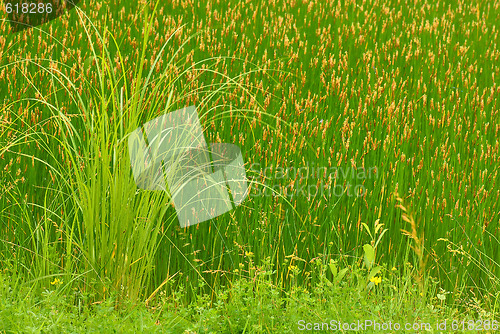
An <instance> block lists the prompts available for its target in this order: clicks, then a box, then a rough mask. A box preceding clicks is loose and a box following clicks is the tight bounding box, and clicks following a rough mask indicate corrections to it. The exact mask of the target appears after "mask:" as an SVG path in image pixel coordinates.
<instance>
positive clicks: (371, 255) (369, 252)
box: [363, 244, 375, 269]
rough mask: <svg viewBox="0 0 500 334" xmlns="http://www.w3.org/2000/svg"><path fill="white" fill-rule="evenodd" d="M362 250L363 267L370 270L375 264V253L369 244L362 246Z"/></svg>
mask: <svg viewBox="0 0 500 334" xmlns="http://www.w3.org/2000/svg"><path fill="white" fill-rule="evenodd" d="M363 250H364V251H365V265H366V267H367V268H368V269H370V268H371V267H372V266H373V263H374V262H375V251H374V250H373V247H372V246H371V245H369V244H366V245H364V246H363Z"/></svg>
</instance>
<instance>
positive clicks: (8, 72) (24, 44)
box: [0, 0, 500, 332]
mask: <svg viewBox="0 0 500 334" xmlns="http://www.w3.org/2000/svg"><path fill="white" fill-rule="evenodd" d="M499 7H500V3H499V2H498V1H478V2H467V1H460V0H458V1H457V0H455V1H438V2H436V3H429V2H426V1H415V2H414V3H413V4H411V5H409V4H407V3H406V2H402V1H396V0H384V1H382V0H368V1H364V2H359V1H345V2H342V1H294V0H291V1H246V2H242V1H222V2H221V1H208V2H194V1H187V0H186V1H184V0H179V1H169V2H166V3H164V2H162V1H159V2H157V3H147V2H146V1H138V2H132V1H131V2H128V1H127V2H123V1H122V2H119V1H114V0H112V1H109V2H106V3H105V2H99V1H96V2H90V1H81V2H80V3H79V6H78V7H77V8H74V9H73V10H71V11H68V12H67V13H66V14H65V15H64V16H62V17H60V18H58V19H57V20H54V21H51V22H49V23H46V24H44V25H42V26H40V27H36V28H33V29H28V30H24V31H21V32H18V33H12V34H9V23H8V21H7V20H5V21H2V22H1V24H0V31H1V32H2V35H1V36H0V46H1V49H0V103H1V104H0V108H1V109H0V180H1V181H0V269H1V270H2V272H3V275H4V278H3V281H2V284H3V285H2V286H0V289H3V290H2V291H3V293H4V295H3V296H6V295H7V294H8V295H9V296H10V297H9V298H7V297H5V299H2V302H3V303H4V304H3V306H2V310H3V311H2V310H0V312H7V313H4V314H2V313H0V321H2V323H0V330H2V329H3V328H2V325H3V324H7V325H5V330H6V331H16V325H15V324H14V322H9V321H7V320H6V319H8V318H12V315H16V318H17V319H21V318H19V314H22V313H23V312H28V311H29V312H34V314H38V315H39V317H40V319H43V320H33V328H36V327H37V326H38V327H39V328H42V327H43V326H46V325H47V323H48V322H52V323H54V324H55V325H54V326H59V327H58V328H63V327H64V326H66V325H68V323H61V322H58V321H59V320H57V321H56V320H54V317H58V316H57V314H56V315H54V314H53V313H51V312H52V311H51V310H50V308H51V307H55V308H57V309H58V310H59V305H64V306H61V308H60V312H61V314H66V317H63V318H64V319H69V318H68V317H71V315H72V316H75V317H77V314H79V315H78V317H81V315H82V314H87V313H86V312H94V313H92V314H93V315H92V317H95V319H99V318H100V317H102V316H104V315H103V314H101V316H99V314H100V313H99V312H108V311H107V310H108V308H107V307H112V308H113V309H117V310H120V309H122V311H123V309H125V310H130V305H136V304H137V303H138V304H137V305H142V306H138V309H139V310H140V311H137V312H138V313H134V314H135V315H134V316H131V319H133V321H136V320H137V319H143V318H142V317H145V318H144V319H147V320H144V321H145V322H148V323H149V324H148V325H144V326H150V324H151V322H150V320H151V319H154V321H156V320H159V319H160V318H162V317H163V316H165V319H166V315H168V314H171V313H169V312H174V313H175V312H186V313H185V314H183V315H182V317H183V319H184V318H186V319H188V320H187V324H184V325H180V326H181V327H182V328H183V329H187V330H190V328H194V327H193V326H194V325H193V324H198V325H200V324H201V323H202V322H203V321H205V320H206V321H207V324H206V328H209V329H210V330H213V331H216V332H217V331H221V329H218V328H217V326H219V325H220V326H222V327H223V328H225V329H227V330H228V331H229V332H238V331H245V330H246V331H263V332H268V331H271V332H272V331H286V330H297V326H296V323H297V321H298V320H297V319H300V316H303V317H304V319H309V320H308V321H310V322H315V321H317V320H321V321H322V320H325V319H330V317H333V316H336V315H341V316H343V317H346V318H350V319H351V320H352V319H357V318H359V319H363V317H366V316H367V314H370V315H372V316H373V315H374V314H376V317H378V319H385V320H393V321H396V320H397V319H399V320H401V321H402V319H403V318H404V319H407V320H408V321H415V320H416V319H422V318H424V317H428V318H432V319H438V320H439V319H444V318H445V317H448V318H450V319H451V318H454V319H460V320H463V319H465V318H464V317H466V316H467V317H469V318H472V317H473V318H474V319H484V320H486V319H488V320H494V319H495V317H496V319H497V320H498V311H499V307H500V298H499V297H500V292H499V284H500V266H499V259H500V244H499V240H498V237H499V230H500V225H499V222H500V201H499V196H500V186H499V182H500V174H499V172H500V169H499V167H500V152H499V146H500V144H499V139H498V137H499V130H500V121H499V119H500V115H499V109H500V95H499V93H500V86H498V80H499V75H500V73H499V72H500V67H499V64H500V63H499V57H500V51H499V50H497V47H498V45H500V39H499V37H498V29H497V27H496V25H497V24H498V18H499V15H500V8H499ZM193 104H194V105H196V106H197V108H198V113H199V116H200V120H201V123H202V126H203V129H204V133H205V136H206V137H207V141H208V142H224V143H233V144H236V145H238V146H239V147H240V148H241V151H242V153H243V156H244V157H243V158H244V161H245V163H246V166H247V176H248V177H249V179H250V183H249V184H250V194H249V196H248V198H247V199H246V200H245V201H244V202H243V203H242V205H241V206H239V207H238V208H237V209H236V210H234V211H231V212H229V213H227V214H224V215H222V216H220V217H217V218H215V219H213V220H210V221H209V222H204V223H201V224H198V225H195V226H191V227H188V228H180V227H179V223H178V220H177V217H176V213H175V209H174V208H173V207H172V205H171V204H170V197H169V194H168V193H167V192H162V191H148V190H141V189H138V188H137V187H136V185H135V183H134V179H133V176H132V172H131V168H130V159H129V153H128V147H127V138H128V134H130V133H131V132H132V131H134V130H135V129H136V128H137V127H138V126H140V125H141V124H143V123H144V122H147V121H148V120H150V119H153V118H155V117H156V116H159V115H162V114H164V113H167V112H170V111H174V110H176V109H179V108H182V107H185V106H189V105H193ZM250 286H253V288H252V292H250V291H249V288H250ZM257 287H259V288H257ZM245 289H246V290H245ZM318 289H319V290H318ZM5 291H9V293H7V292H5ZM315 291H316V292H315ZM318 291H320V292H318ZM408 291H411V294H408ZM11 292H15V294H14V295H13V296H12V295H11ZM247 295H248V298H249V299H248V301H245V298H246V297H245V296H247ZM38 298H40V300H38ZM322 300H323V302H322ZM345 300H348V301H352V303H351V305H352V308H344V306H342V305H341V304H342V303H341V302H340V301H345ZM375 302H376V303H375ZM51 305H52V306H51ZM96 305H101V306H96ZM102 305H106V306H102ZM161 305H162V306H161ZM279 306H282V308H283V310H285V311H284V313H283V315H282V316H283V318H280V319H278V318H272V317H279V316H281V312H275V311H272V310H271V308H272V309H274V308H276V307H279ZM40 307H41V309H40ZM158 307H160V308H165V310H167V311H166V313H165V314H166V315H165V314H163V315H162V313H161V312H160V313H158V312H159V311H158ZM266 307H268V308H269V309H266ZM96 308H97V309H98V311H96V310H95V309H96ZM146 309H148V310H149V311H147V312H146ZM308 309H312V310H311V311H306V310H308ZM401 309H402V310H403V311H402V315H397V314H399V313H397V312H396V310H398V311H399V310H401ZM63 310H64V311H63ZM99 310H100V311H99ZM103 310H104V311H103ZM135 310H136V309H135ZM176 310H177V311H176ZM179 310H181V311H179ZM365 310H367V311H366V312H368V313H364V312H365ZM252 311H255V312H257V313H259V314H261V318H258V315H257V313H250V314H251V318H247V317H246V314H247V312H252ZM64 312H67V313H64ZM95 312H97V314H98V315H96V314H95ZM116 312H119V311H116ZM144 312H146V313H144ZM148 312H151V313H148ZM155 312H156V313H155ZM56 313H57V312H56ZM5 314H8V315H7V316H5ZM130 314H132V313H130ZM115 316H116V315H115ZM89 317H91V316H89ZM313 318H314V319H313ZM47 319H52V320H47ZM117 319H118V318H117ZM162 319H163V318H162ZM221 319H225V320H221ZM246 319H251V320H246ZM37 321H38V322H37ZM47 321H48V322H47ZM65 321H66V320H65ZM67 321H70V320H67ZM75 321H76V320H75ZM79 321H80V320H79ZM79 321H76V322H74V326H76V327H75V328H74V329H73V330H75V331H78V330H84V329H83V327H78V326H79V325H78V324H79V323H80V322H79ZM123 321H126V320H123ZM131 321H132V320H131ZM159 321H160V322H161V323H162V324H163V325H165V328H169V326H168V324H170V323H168V322H167V323H165V321H163V320H159ZM284 321H290V322H293V324H294V325H293V326H292V325H291V324H289V325H288V327H287V326H285V325H283V326H285V327H277V326H281V324H283V322H284ZM212 322H214V323H212ZM434 322H435V321H434ZM99 323H101V320H96V324H99ZM215 323H218V324H219V325H214V324H215ZM81 324H83V322H82V323H81ZM101 324H102V323H101ZM221 324H222V325H221ZM232 324H234V327H231V326H232ZM170 325H172V326H173V325H174V324H173V323H171V324H170ZM198 325H197V326H198ZM200 326H201V325H200ZM252 326H254V327H252ZM259 326H261V327H259ZM153 327H154V326H153ZM195 327H196V326H195ZM222 327H221V328H222ZM155 328H156V327H155ZM196 328H197V329H193V330H197V331H200V332H202V331H203V326H201V327H196ZM17 330H20V329H19V327H18V329H17ZM59 330H61V329H59ZM207 330H208V329H207Z"/></svg>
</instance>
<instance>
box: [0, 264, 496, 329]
mask: <svg viewBox="0 0 500 334" xmlns="http://www.w3.org/2000/svg"><path fill="white" fill-rule="evenodd" d="M268 264H269V263H268ZM268 264H267V265H268ZM265 267H266V264H264V267H262V268H261V269H260V270H256V271H254V273H253V277H249V276H243V275H239V276H237V278H235V279H234V280H233V283H232V285H231V286H228V287H220V288H219V289H217V290H216V291H214V292H213V293H212V294H210V295H209V294H205V293H203V292H202V291H203V289H202V286H199V287H197V288H194V287H191V288H192V289H193V290H198V291H200V294H199V295H198V296H197V298H196V299H195V300H193V301H192V302H190V303H189V304H184V303H182V302H181V300H182V299H183V296H184V294H185V293H186V289H185V288H184V287H182V286H181V287H179V288H178V289H177V291H176V292H175V293H173V294H169V295H167V294H166V293H165V290H163V291H162V292H160V293H159V294H158V295H157V298H155V299H154V300H150V301H149V303H148V304H147V305H146V304H145V303H131V302H123V301H122V302H120V303H119V305H120V306H117V305H118V302H117V300H116V299H115V298H114V297H113V296H112V297H111V298H108V299H106V300H104V301H101V302H97V303H92V304H91V303H88V302H87V301H88V299H91V296H88V295H85V294H84V293H82V292H81V291H75V290H71V291H65V289H64V284H63V282H61V281H59V280H54V281H53V282H52V283H53V284H52V286H51V288H50V289H47V290H46V291H45V292H43V293H42V294H31V293H30V290H29V289H28V290H27V289H25V288H23V287H22V285H19V284H17V283H16V282H15V280H14V279H13V278H12V277H6V276H3V277H2V276H0V333H44V332H47V333H48V332H50V333H84V332H85V333H89V332H92V333H100V332H102V333H109V332H115V333H116V332H118V333H139V332H147V333H294V332H301V331H304V330H305V329H314V328H316V329H318V328H321V326H323V327H322V328H323V330H322V331H321V332H325V331H326V329H327V328H326V327H325V324H329V325H336V326H339V322H340V323H342V324H344V323H349V324H351V326H353V325H352V324H356V325H357V323H358V321H360V322H361V323H363V322H365V321H371V323H372V325H370V326H366V327H364V328H363V327H362V328H361V329H362V332H364V333H370V332H381V331H383V332H399V331H397V330H396V329H397V327H396V326H398V325H399V326H401V331H405V330H404V326H411V328H409V330H406V331H405V332H413V333H414V332H430V333H434V332H451V331H454V332H456V331H457V328H458V329H459V328H460V326H464V328H465V329H467V328H468V326H469V324H468V323H467V322H468V321H472V320H474V321H475V325H474V326H478V324H479V323H481V324H484V325H483V327H484V331H483V332H485V333H489V332H493V331H492V329H494V328H495V327H496V326H497V325H498V321H499V314H498V311H497V313H496V314H492V313H488V312H486V311H484V310H483V309H482V308H481V307H480V304H477V305H469V306H468V307H467V308H466V310H465V311H462V312H459V311H458V310H457V309H456V308H455V307H454V305H452V304H448V301H447V297H446V295H447V292H446V291H443V290H442V289H439V288H438V287H437V286H436V285H435V284H432V283H431V284H430V285H429V287H430V289H429V290H427V292H426V293H425V294H424V293H422V292H420V288H419V285H418V284H416V282H415V281H414V280H413V279H412V278H411V275H410V274H411V266H408V267H406V268H405V273H406V274H403V275H401V276H400V273H399V270H396V269H395V268H393V269H392V270H389V271H387V272H386V273H382V274H381V276H380V283H377V280H373V281H374V282H375V283H373V282H372V284H368V285H363V284H360V283H361V282H363V281H364V279H363V277H364V270H363V269H361V268H352V267H350V268H346V269H348V270H347V271H346V275H345V276H344V277H341V278H340V280H336V279H335V278H332V277H331V274H332V271H331V270H330V266H324V265H322V264H321V261H316V263H315V264H314V267H315V271H314V272H313V273H312V274H311V277H312V278H314V281H315V283H314V284H312V285H311V288H310V289H304V288H303V287H300V286H299V285H296V286H294V287H293V288H292V289H290V290H289V291H287V292H285V291H284V290H283V289H281V288H279V287H277V286H275V285H273V284H272V282H271V281H270V280H269V274H270V271H267V270H265ZM237 273H238V271H237ZM329 277H330V278H329ZM360 278H361V279H360ZM495 319H496V320H495ZM444 321H446V323H447V325H446V326H447V328H446V330H444V328H441V330H437V328H436V327H437V324H438V323H440V324H443V322H444ZM487 321H489V322H487ZM462 322H464V323H462ZM376 324H378V325H379V326H389V327H387V330H384V329H385V328H384V327H381V328H382V329H377V328H375V329H374V328H373V326H377V325H376ZM315 326H316V327H315ZM342 326H345V325H342ZM452 326H455V327H452ZM488 326H489V327H488ZM358 328H359V327H358ZM476 328H477V327H476ZM332 329H334V330H335V328H330V330H332ZM453 329H454V330H453ZM316 332H317V331H316Z"/></svg>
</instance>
